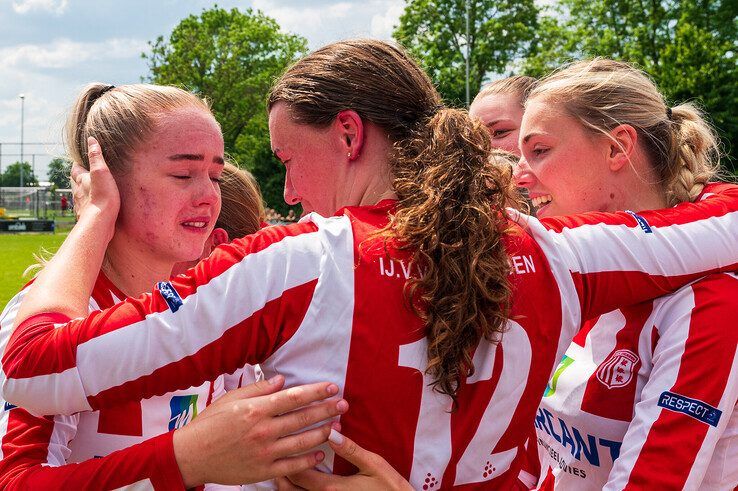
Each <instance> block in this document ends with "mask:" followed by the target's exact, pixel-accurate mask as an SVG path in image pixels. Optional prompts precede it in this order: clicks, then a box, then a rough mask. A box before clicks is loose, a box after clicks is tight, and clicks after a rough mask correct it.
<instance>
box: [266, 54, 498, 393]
mask: <svg viewBox="0 0 738 491" xmlns="http://www.w3.org/2000/svg"><path fill="white" fill-rule="evenodd" d="M278 102H284V103H286V104H287V105H288V106H289V108H290V110H291V113H292V116H293V118H294V119H295V120H296V121H297V122H299V123H303V124H309V125H315V126H325V125H328V124H330V123H331V122H332V121H333V120H334V119H335V117H336V115H337V114H338V113H339V112H340V111H342V110H345V109H352V110H354V111H356V112H357V113H358V114H359V115H360V116H361V117H362V118H364V119H365V120H367V121H370V122H372V123H374V124H376V125H377V126H379V127H381V128H382V129H384V131H386V132H387V135H388V138H389V139H390V141H391V142H392V143H393V150H392V153H391V155H390V156H389V166H390V169H391V172H392V174H393V178H394V181H393V187H394V190H395V192H396V193H397V196H398V198H399V203H398V207H397V211H396V213H395V215H394V216H392V217H391V219H390V222H389V224H388V225H387V227H386V228H385V229H384V230H382V231H381V232H380V233H379V235H380V236H381V237H384V238H385V239H387V240H388V241H391V242H392V243H393V244H399V247H400V248H402V249H407V250H409V251H411V253H412V260H413V262H414V263H415V264H417V265H418V266H419V267H420V270H421V271H423V274H422V277H421V278H411V279H410V280H408V282H407V283H406V285H405V294H406V296H407V298H408V300H409V302H408V303H409V304H410V305H411V306H413V308H414V307H415V306H417V305H420V306H421V308H420V309H416V313H417V314H418V315H419V316H420V317H421V319H423V321H424V322H425V325H426V328H427V337H428V341H429V345H428V360H429V366H428V372H429V373H430V374H432V376H433V377H434V380H435V382H434V387H435V389H436V390H438V391H439V392H441V393H444V394H448V395H450V396H451V397H453V398H454V399H455V395H456V390H457V388H458V384H459V382H460V380H461V379H462V378H463V377H466V376H468V375H470V374H471V373H472V372H473V365H472V363H471V354H472V350H473V349H474V348H475V347H476V346H477V344H478V343H479V341H480V340H481V339H482V338H485V339H489V340H492V341H497V340H499V336H500V335H501V333H502V332H503V329H504V325H505V322H506V318H507V312H508V304H509V298H510V285H509V283H508V272H509V260H508V257H507V255H506V253H505V249H504V247H503V244H502V240H501V239H502V236H503V234H504V233H505V228H506V221H505V214H504V206H505V203H506V202H507V199H508V198H509V196H508V193H507V192H506V191H507V190H508V189H509V178H508V176H507V170H506V169H505V167H504V166H495V165H490V163H489V158H488V157H489V151H490V140H489V136H488V134H487V131H486V130H485V129H484V128H483V127H482V126H481V124H479V123H476V122H472V121H471V119H470V118H469V117H468V115H467V114H466V113H465V112H463V111H459V110H454V109H443V108H442V105H441V99H440V96H439V95H438V92H437V91H436V89H435V87H434V86H433V84H432V82H431V81H430V79H429V78H428V76H427V75H426V74H425V73H424V72H423V71H422V70H421V69H420V68H419V67H418V65H417V64H416V63H415V62H414V61H413V60H412V59H410V57H409V56H408V55H407V53H406V52H405V51H404V50H402V49H401V48H399V47H397V46H394V45H391V44H388V43H385V42H381V41H373V40H353V41H343V42H338V43H334V44H330V45H328V46H325V47H323V48H320V49H319V50H317V51H315V52H313V53H311V54H309V55H308V56H306V57H305V58H303V59H301V60H300V61H298V62H297V63H295V64H294V65H293V66H292V67H290V68H289V69H288V70H287V72H286V73H285V74H284V75H283V76H282V77H281V78H280V79H279V80H278V81H277V83H276V84H275V86H274V88H273V89H272V92H271V93H270V95H269V101H268V107H269V108H272V107H273V106H274V105H275V104H276V103H278Z"/></svg>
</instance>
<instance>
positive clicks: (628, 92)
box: [528, 58, 720, 206]
mask: <svg viewBox="0 0 738 491" xmlns="http://www.w3.org/2000/svg"><path fill="white" fill-rule="evenodd" d="M535 98H543V99H546V100H550V101H552V102H554V103H560V104H562V106H563V108H564V110H565V111H566V112H567V113H568V114H569V115H571V116H573V117H574V118H576V119H577V120H578V121H579V122H580V123H582V125H584V127H585V128H587V129H588V130H590V131H592V132H593V133H595V134H602V135H605V136H608V137H610V135H609V132H610V131H611V130H612V129H614V128H615V127H617V126H618V125H621V124H628V125H630V126H632V127H633V128H635V130H636V131H637V133H638V140H639V141H640V142H641V145H642V147H643V148H644V149H645V151H646V153H647V155H648V157H649V158H650V161H651V165H652V168H653V171H654V173H655V175H656V176H657V178H658V180H659V181H658V182H659V184H660V185H661V186H662V188H663V191H664V194H665V196H666V200H667V203H668V204H669V205H670V206H671V205H675V204H677V203H681V202H684V201H693V200H694V199H695V198H696V197H697V196H699V194H700V193H701V192H702V190H703V188H704V186H705V184H706V183H707V182H708V181H709V180H710V179H711V178H713V177H714V176H715V175H716V174H717V172H718V169H719V166H720V146H719V140H718V137H717V135H716V133H715V131H714V130H713V128H712V127H711V126H710V124H709V123H708V122H707V121H706V120H705V118H704V115H703V113H702V111H700V109H699V108H697V106H695V105H694V104H692V103H684V104H680V105H678V106H675V107H673V108H669V106H668V105H667V104H666V101H665V100H664V96H663V95H662V94H661V93H660V92H659V90H658V89H657V88H656V85H655V84H654V83H653V81H652V80H651V79H650V78H649V77H648V76H647V75H646V74H645V73H644V72H643V71H641V70H639V69H637V68H635V67H633V66H632V65H630V64H628V63H623V62H618V61H613V60H608V59H604V58H595V59H592V60H586V61H579V62H575V63H572V64H569V65H565V66H564V67H562V68H561V69H560V70H558V71H556V72H554V73H553V74H551V75H549V76H548V77H546V78H544V79H543V80H541V81H540V82H539V84H538V86H537V87H535V88H534V89H533V90H532V91H531V93H530V95H529V96H528V100H532V99H535Z"/></svg>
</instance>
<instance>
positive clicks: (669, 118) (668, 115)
mask: <svg viewBox="0 0 738 491" xmlns="http://www.w3.org/2000/svg"><path fill="white" fill-rule="evenodd" d="M666 119H668V120H669V121H671V120H672V113H671V108H670V107H669V106H666Z"/></svg>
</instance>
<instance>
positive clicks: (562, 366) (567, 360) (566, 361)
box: [543, 355, 574, 397]
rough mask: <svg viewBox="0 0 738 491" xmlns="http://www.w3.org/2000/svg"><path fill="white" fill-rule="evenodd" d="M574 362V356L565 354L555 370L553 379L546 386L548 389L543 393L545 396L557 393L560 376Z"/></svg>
mask: <svg viewBox="0 0 738 491" xmlns="http://www.w3.org/2000/svg"><path fill="white" fill-rule="evenodd" d="M572 363H574V358H572V357H570V356H567V355H564V357H563V358H562V359H561V363H559V366H558V367H556V371H555V372H554V374H553V377H551V381H550V382H549V383H548V385H547V386H546V391H545V392H544V393H543V397H551V396H552V395H554V394H555V393H556V385H557V384H558V382H559V377H560V376H561V374H562V373H563V372H564V370H566V369H567V368H568V367H569V365H571V364H572Z"/></svg>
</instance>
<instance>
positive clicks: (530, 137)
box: [513, 99, 613, 217]
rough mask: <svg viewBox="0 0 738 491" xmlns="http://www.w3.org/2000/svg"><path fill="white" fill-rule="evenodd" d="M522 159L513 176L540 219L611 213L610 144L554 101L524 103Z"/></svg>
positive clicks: (521, 142)
mask: <svg viewBox="0 0 738 491" xmlns="http://www.w3.org/2000/svg"><path fill="white" fill-rule="evenodd" d="M520 136H521V139H520V150H521V151H522V157H521V159H520V162H519V163H518V166H517V167H516V169H515V172H514V174H513V177H514V179H515V181H516V184H517V185H518V186H519V187H524V188H527V189H528V195H529V197H530V198H531V200H532V201H533V204H534V205H535V206H536V208H537V213H536V215H537V216H538V217H546V216H555V215H567V214H574V213H584V212H587V211H612V209H613V204H612V200H611V199H609V193H610V192H611V190H612V188H613V184H612V181H611V179H612V176H613V174H612V173H611V172H609V170H608V169H609V168H608V164H607V156H608V153H609V148H610V144H609V141H608V140H607V139H606V137H605V136H599V135H595V134H593V133H592V132H590V131H587V130H586V129H585V128H584V126H583V125H582V124H581V123H580V122H579V121H577V120H576V119H574V118H573V117H571V116H569V115H568V114H567V113H565V112H564V110H563V108H561V107H560V106H559V105H557V104H556V103H553V102H548V101H544V100H540V99H534V100H528V102H527V105H526V108H525V114H524V116H523V120H522V124H521V130H520Z"/></svg>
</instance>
